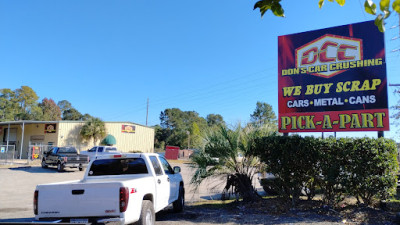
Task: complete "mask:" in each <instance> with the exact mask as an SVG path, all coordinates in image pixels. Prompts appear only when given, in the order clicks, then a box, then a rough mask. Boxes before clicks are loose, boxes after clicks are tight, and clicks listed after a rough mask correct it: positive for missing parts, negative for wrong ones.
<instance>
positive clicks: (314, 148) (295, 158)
mask: <svg viewBox="0 0 400 225" xmlns="http://www.w3.org/2000/svg"><path fill="white" fill-rule="evenodd" d="M254 150H255V152H256V154H257V155H258V156H259V157H260V159H261V161H262V162H264V163H265V164H266V165H267V166H266V168H267V172H269V173H272V174H273V175H274V176H275V177H276V178H277V180H278V181H280V182H279V185H275V186H279V188H277V190H276V191H277V192H278V194H279V195H281V196H282V197H284V198H285V199H288V200H289V199H291V200H292V203H293V204H295V203H296V201H297V200H298V199H299V196H300V192H301V190H303V191H305V192H306V194H307V196H308V198H309V199H312V198H313V197H314V195H315V189H316V188H317V187H319V188H321V190H322V192H323V200H324V201H325V202H326V204H329V205H335V204H337V203H338V202H339V201H341V200H343V198H344V196H346V195H353V196H355V197H357V199H359V202H361V201H360V200H362V201H363V202H364V203H365V204H368V205H369V204H371V203H372V200H373V199H374V198H376V199H380V200H384V199H387V198H388V197H389V196H390V195H392V194H393V193H394V191H395V188H396V183H397V177H396V175H397V170H398V162H397V158H396V155H397V148H396V144H395V143H394V142H393V141H392V140H389V139H384V138H379V139H372V138H341V139H335V138H328V139H320V138H313V137H305V138H303V137H300V136H269V137H262V138H259V139H257V140H256V141H255V149H254ZM275 183H276V182H275Z"/></svg>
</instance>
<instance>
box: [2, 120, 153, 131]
mask: <svg viewBox="0 0 400 225" xmlns="http://www.w3.org/2000/svg"><path fill="white" fill-rule="evenodd" d="M85 122H86V121H80V120H79V121H78V120H57V121H37V120H18V121H4V122H0V126H2V125H9V124H10V125H22V124H47V123H85ZM104 123H130V124H134V125H138V126H142V127H148V128H152V127H149V126H146V125H141V124H138V123H133V122H127V121H104ZM152 129H153V128H152Z"/></svg>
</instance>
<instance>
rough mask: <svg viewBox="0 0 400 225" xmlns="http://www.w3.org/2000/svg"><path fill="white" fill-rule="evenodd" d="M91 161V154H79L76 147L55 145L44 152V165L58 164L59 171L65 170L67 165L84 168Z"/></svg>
mask: <svg viewBox="0 0 400 225" xmlns="http://www.w3.org/2000/svg"><path fill="white" fill-rule="evenodd" d="M88 163H89V156H87V155H81V154H78V151H77V150H76V148H74V147H53V148H52V149H51V150H50V151H48V152H46V153H44V155H43V159H42V167H43V168H47V167H48V166H57V170H58V172H62V171H64V168H65V167H69V168H79V171H82V170H83V167H86V166H87V164H88Z"/></svg>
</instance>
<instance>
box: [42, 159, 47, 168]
mask: <svg viewBox="0 0 400 225" xmlns="http://www.w3.org/2000/svg"><path fill="white" fill-rule="evenodd" d="M42 168H47V164H46V160H44V159H43V160H42Z"/></svg>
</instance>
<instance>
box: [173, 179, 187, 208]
mask: <svg viewBox="0 0 400 225" xmlns="http://www.w3.org/2000/svg"><path fill="white" fill-rule="evenodd" d="M172 206H173V208H174V212H182V211H183V208H184V207H185V190H184V189H183V186H182V185H181V186H179V196H178V199H177V200H176V201H174V202H173V203H172Z"/></svg>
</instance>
